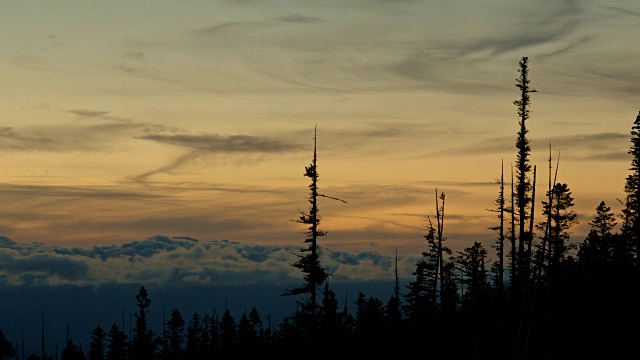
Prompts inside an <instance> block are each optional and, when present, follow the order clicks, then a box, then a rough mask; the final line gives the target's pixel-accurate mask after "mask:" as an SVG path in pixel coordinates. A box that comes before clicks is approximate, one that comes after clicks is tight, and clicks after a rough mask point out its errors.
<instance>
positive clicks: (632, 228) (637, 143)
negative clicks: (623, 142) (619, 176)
mask: <svg viewBox="0 0 640 360" xmlns="http://www.w3.org/2000/svg"><path fill="white" fill-rule="evenodd" d="M628 153H629V154H630V155H631V156H632V157H631V167H630V168H629V170H631V174H629V175H628V176H627V178H626V181H625V186H624V191H625V193H626V194H627V197H626V201H625V204H624V205H625V208H624V209H623V210H622V216H623V219H624V222H623V224H622V229H621V231H622V235H623V236H624V238H625V239H626V241H627V242H628V243H629V244H630V247H631V248H632V250H633V251H634V255H635V258H636V265H637V266H638V267H640V256H639V254H640V112H638V115H637V116H636V120H635V121H634V123H633V126H632V128H631V148H630V149H629V151H628Z"/></svg>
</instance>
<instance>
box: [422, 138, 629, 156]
mask: <svg viewBox="0 0 640 360" xmlns="http://www.w3.org/2000/svg"><path fill="white" fill-rule="evenodd" d="M629 139H630V137H629V135H628V134H623V133H593V134H577V135H567V136H551V137H549V138H546V139H541V138H533V139H531V140H530V141H531V147H532V148H536V149H548V147H549V144H551V146H552V149H555V150H554V151H557V150H558V149H560V150H561V151H562V156H563V157H566V158H569V159H574V160H624V161H628V156H627V155H626V153H627V150H628V148H629ZM514 149H515V138H513V137H496V138H491V139H487V140H484V141H481V142H477V143H475V144H471V145H468V146H465V147H463V148H459V147H457V148H448V149H446V150H442V151H438V152H435V153H433V154H432V155H434V156H459V155H464V156H480V155H492V154H504V153H508V152H513V151H515V150H514Z"/></svg>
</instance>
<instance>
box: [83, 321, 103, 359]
mask: <svg viewBox="0 0 640 360" xmlns="http://www.w3.org/2000/svg"><path fill="white" fill-rule="evenodd" d="M106 338H107V333H106V332H105V331H104V330H102V328H101V327H100V326H96V327H95V328H94V329H93V330H92V331H91V342H90V343H89V352H88V354H87V359H88V360H104V342H105V340H106Z"/></svg>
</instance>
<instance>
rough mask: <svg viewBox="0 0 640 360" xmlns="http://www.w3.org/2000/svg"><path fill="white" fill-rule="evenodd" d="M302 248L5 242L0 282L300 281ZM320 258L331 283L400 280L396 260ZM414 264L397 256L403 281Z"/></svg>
mask: <svg viewBox="0 0 640 360" xmlns="http://www.w3.org/2000/svg"><path fill="white" fill-rule="evenodd" d="M301 247H302V246H301ZM301 247H300V248H301ZM300 248H298V247H282V246H275V245H274V246H264V245H254V244H244V243H238V242H230V241H226V240H215V241H200V240H197V239H194V238H189V237H167V236H162V235H155V236H152V237H149V238H147V239H144V240H142V241H133V242H130V243H126V244H123V245H110V246H95V247H93V248H89V249H82V248H63V247H57V246H49V245H45V244H42V243H35V242H34V243H16V242H14V241H13V240H11V239H9V238H7V237H4V236H2V237H0V284H1V285H10V286H25V285H27V286H28V285H34V286H35V285H38V286H42V285H52V286H54V285H78V286H86V285H91V286H100V285H105V284H148V285H167V286H176V285H212V286H218V285H251V284H270V285H277V284H287V283H293V282H298V281H302V274H301V273H300V272H299V270H298V269H296V268H294V267H292V266H291V263H293V262H295V261H296V259H297V258H296V256H295V255H294V254H293V253H294V252H296V251H297V250H299V249H300ZM320 254H321V261H322V264H323V266H324V267H325V268H326V269H327V270H328V271H329V272H330V273H332V274H334V275H335V276H334V277H333V278H332V280H331V281H332V282H347V281H369V280H385V279H388V280H389V281H393V279H394V278H395V258H394V257H393V256H388V255H381V254H379V253H376V252H372V251H367V252H360V253H347V252H339V251H332V250H329V249H325V248H320ZM415 262H416V259H415V258H410V257H406V256H404V257H400V256H399V257H398V273H399V275H400V276H401V277H405V278H406V277H408V276H409V274H410V273H411V271H412V269H413V267H414V265H415Z"/></svg>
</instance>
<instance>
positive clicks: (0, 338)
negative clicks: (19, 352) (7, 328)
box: [0, 329, 16, 359]
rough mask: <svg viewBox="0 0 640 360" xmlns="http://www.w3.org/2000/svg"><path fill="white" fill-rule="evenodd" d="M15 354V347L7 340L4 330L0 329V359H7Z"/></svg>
mask: <svg viewBox="0 0 640 360" xmlns="http://www.w3.org/2000/svg"><path fill="white" fill-rule="evenodd" d="M15 355H16V348H15V347H14V346H13V344H12V343H11V341H9V340H7V336H6V335H5V334H4V331H2V329H0V359H9V358H12V357H14V356H15Z"/></svg>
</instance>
